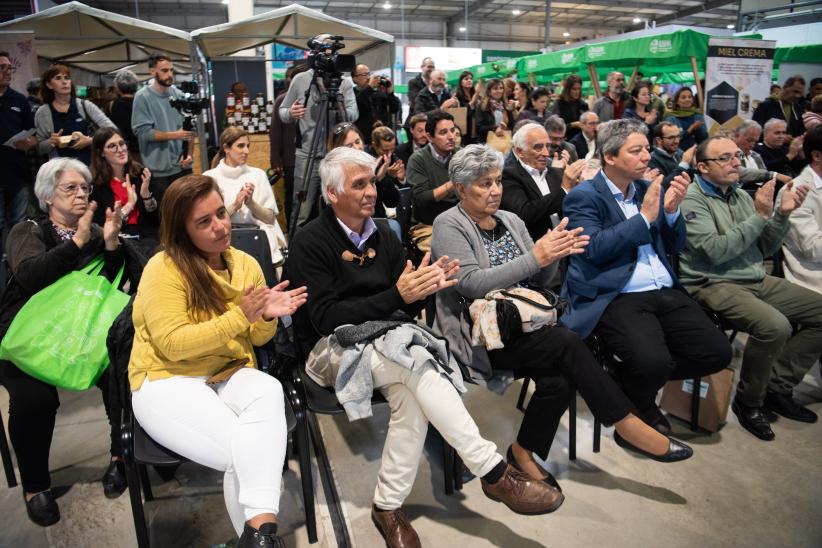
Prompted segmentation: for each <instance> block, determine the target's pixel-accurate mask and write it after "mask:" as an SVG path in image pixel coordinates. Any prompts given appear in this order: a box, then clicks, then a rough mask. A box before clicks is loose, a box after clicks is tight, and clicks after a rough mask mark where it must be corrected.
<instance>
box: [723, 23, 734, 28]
mask: <svg viewBox="0 0 822 548" xmlns="http://www.w3.org/2000/svg"><path fill="white" fill-rule="evenodd" d="M725 28H726V29H735V28H736V25H734V24H733V23H731V24H729V25H728V26H726V27H725Z"/></svg>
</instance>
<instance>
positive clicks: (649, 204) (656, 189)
mask: <svg viewBox="0 0 822 548" xmlns="http://www.w3.org/2000/svg"><path fill="white" fill-rule="evenodd" d="M662 179H663V177H662V174H661V173H659V174H657V176H656V177H654V180H653V181H651V186H649V187H648V190H647V191H646V192H645V197H644V198H642V209H640V213H642V216H643V217H645V219H646V220H647V221H648V223H649V224H653V223H654V221H656V218H657V217H659V200H660V199H661V196H662Z"/></svg>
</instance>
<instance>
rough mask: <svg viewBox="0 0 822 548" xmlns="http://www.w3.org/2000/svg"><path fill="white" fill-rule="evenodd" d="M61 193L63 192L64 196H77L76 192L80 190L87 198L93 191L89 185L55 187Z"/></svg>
mask: <svg viewBox="0 0 822 548" xmlns="http://www.w3.org/2000/svg"><path fill="white" fill-rule="evenodd" d="M57 188H59V189H60V190H61V191H63V192H65V193H66V194H77V191H78V190H82V191H83V194H85V195H86V196H89V195H90V194H91V191H92V190H94V187H93V186H91V185H85V184H83V185H75V184H68V185H57Z"/></svg>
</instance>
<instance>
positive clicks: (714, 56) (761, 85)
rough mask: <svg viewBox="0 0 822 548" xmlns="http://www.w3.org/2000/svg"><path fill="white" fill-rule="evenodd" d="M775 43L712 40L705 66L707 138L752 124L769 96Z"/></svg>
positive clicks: (766, 41) (709, 43)
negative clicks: (757, 110) (761, 103)
mask: <svg viewBox="0 0 822 548" xmlns="http://www.w3.org/2000/svg"><path fill="white" fill-rule="evenodd" d="M775 47H776V42H775V41H773V40H743V39H734V38H711V39H710V40H709V41H708V59H707V62H706V64H705V109H704V114H705V123H706V125H707V126H708V134H709V135H716V134H718V133H719V132H721V131H731V130H734V129H736V127H737V126H739V125H740V124H741V123H742V122H743V121H745V120H750V119H751V116H752V115H753V111H754V110H756V107H758V106H759V103H760V102H761V101H763V100H765V98H767V97H768V95H769V94H770V88H771V73H772V71H773V57H774V48H775Z"/></svg>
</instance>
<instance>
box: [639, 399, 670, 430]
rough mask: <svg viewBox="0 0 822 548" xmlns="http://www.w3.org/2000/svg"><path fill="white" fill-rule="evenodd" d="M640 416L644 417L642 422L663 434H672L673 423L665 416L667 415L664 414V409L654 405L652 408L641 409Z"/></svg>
mask: <svg viewBox="0 0 822 548" xmlns="http://www.w3.org/2000/svg"><path fill="white" fill-rule="evenodd" d="M638 415H639V418H640V419H642V422H644V423H645V424H647V425H648V426H650V427H651V428H653V429H654V430H656V431H657V432H659V433H660V434H662V435H663V436H670V435H671V423H670V422H668V419H667V418H665V415H663V414H662V410H661V409H660V408H659V407H657V406H656V405H654V406H653V407H651V408H648V409H645V410H644V411H640V412H639V413H638Z"/></svg>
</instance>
